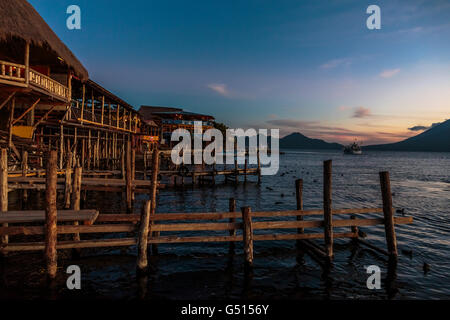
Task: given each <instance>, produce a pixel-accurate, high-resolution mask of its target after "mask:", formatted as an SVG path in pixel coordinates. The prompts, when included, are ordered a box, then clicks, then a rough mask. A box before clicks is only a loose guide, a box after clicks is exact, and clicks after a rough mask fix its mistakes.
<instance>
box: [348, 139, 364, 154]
mask: <svg viewBox="0 0 450 320" xmlns="http://www.w3.org/2000/svg"><path fill="white" fill-rule="evenodd" d="M344 154H356V155H360V154H362V149H361V146H360V145H359V144H358V142H356V141H355V142H353V143H351V144H349V145H347V146H345V147H344Z"/></svg>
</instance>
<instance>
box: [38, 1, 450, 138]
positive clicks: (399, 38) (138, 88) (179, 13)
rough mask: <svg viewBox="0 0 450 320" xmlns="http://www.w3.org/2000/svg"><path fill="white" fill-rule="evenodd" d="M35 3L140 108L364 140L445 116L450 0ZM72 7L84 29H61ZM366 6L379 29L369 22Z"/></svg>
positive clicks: (95, 74) (90, 65)
mask: <svg viewBox="0 0 450 320" xmlns="http://www.w3.org/2000/svg"><path fill="white" fill-rule="evenodd" d="M30 3H31V4H32V5H33V6H34V7H35V8H36V9H37V11H38V12H39V13H40V14H41V15H42V17H43V18H44V19H45V20H46V21H47V23H48V24H49V25H50V27H52V28H53V30H54V31H55V32H56V34H57V35H58V36H59V37H60V38H61V39H62V40H63V41H64V42H65V43H66V44H67V46H68V47H69V48H70V49H71V50H72V51H73V52H74V53H75V55H76V56H77V57H78V58H79V59H80V61H81V62H82V63H83V64H84V65H85V67H86V68H87V69H88V71H89V73H90V76H91V78H92V79H93V80H94V81H97V82H99V83H100V84H102V85H103V86H104V87H106V88H107V89H109V90H110V91H112V92H114V93H116V94H117V95H118V96H120V97H121V98H123V99H124V100H126V101H128V102H129V103H130V104H132V105H134V106H135V107H136V108H139V106H140V105H142V104H146V105H161V106H181V107H183V108H185V109H187V110H189V111H192V112H199V113H207V114H212V115H213V116H215V117H216V119H217V120H218V121H220V122H224V123H226V124H227V125H228V126H230V127H233V128H238V127H244V128H247V127H253V128H280V130H281V136H283V135H286V134H288V133H290V132H295V131H298V132H301V133H303V134H305V135H307V136H310V137H314V138H322V139H325V140H326V141H329V142H341V143H345V142H348V141H352V140H353V139H354V138H358V140H361V141H362V142H363V144H365V145H368V144H374V143H384V142H393V141H399V140H402V139H404V138H406V137H409V136H412V135H415V134H418V133H420V132H421V131H420V130H423V129H425V128H427V127H429V126H431V125H432V124H433V123H437V122H441V121H444V120H446V119H448V118H450V116H449V113H450V112H449V111H450V1H448V0H441V1H439V0H426V1H425V0H403V1H395V0H389V1H378V0H377V1H375V0H373V1H363V0H339V1H329V0H327V1H325V0H323V1H317V0H314V1H313V0H311V1H279V0H278V1H264V0H254V1H246V0H241V1H232V0H229V1H213V0H209V1H202V0H196V1H152V0H147V1H119V0H95V1H93V0H89V1H88V0H69V1H67V0H58V1H56V0H31V1H30ZM72 4H76V5H79V6H80V8H81V16H82V21H81V26H82V29H81V30H72V31H71V30H68V29H67V28H66V19H67V17H68V15H67V14H66V8H67V7H68V6H69V5H72ZM371 4H377V5H379V6H380V8H381V30H368V29H367V27H366V19H367V17H368V16H369V15H368V14H366V8H367V7H368V6H369V5H371Z"/></svg>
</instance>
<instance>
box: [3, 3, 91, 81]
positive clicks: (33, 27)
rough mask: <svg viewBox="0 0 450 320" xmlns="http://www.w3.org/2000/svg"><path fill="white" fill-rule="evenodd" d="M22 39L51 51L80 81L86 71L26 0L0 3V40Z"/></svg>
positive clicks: (87, 76)
mask: <svg viewBox="0 0 450 320" xmlns="http://www.w3.org/2000/svg"><path fill="white" fill-rule="evenodd" d="M11 39H22V40H24V41H26V42H28V43H30V44H31V45H34V46H36V47H42V48H45V49H47V50H49V51H53V52H54V54H56V55H57V57H60V58H62V59H63V60H64V62H65V64H67V66H69V67H70V68H72V69H73V71H74V72H75V74H76V75H77V76H78V77H79V78H81V80H83V81H84V80H87V79H88V78H89V75H88V72H87V70H86V69H85V68H84V67H83V65H82V64H81V63H80V61H78V59H77V58H76V57H75V55H74V54H73V53H72V52H71V51H70V50H69V48H67V47H66V45H65V44H64V43H63V42H62V41H61V40H60V39H59V38H58V36H57V35H56V34H55V33H54V32H53V30H52V29H51V28H50V27H49V26H48V24H47V23H46V22H45V21H44V19H42V17H41V16H40V15H39V13H38V12H37V11H36V10H35V9H34V8H33V6H32V5H31V4H29V3H28V1H26V0H1V1H0V40H1V41H9V40H11Z"/></svg>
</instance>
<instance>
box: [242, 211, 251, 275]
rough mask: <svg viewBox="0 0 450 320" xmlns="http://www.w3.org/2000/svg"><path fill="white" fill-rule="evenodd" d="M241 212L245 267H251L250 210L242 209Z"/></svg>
mask: <svg viewBox="0 0 450 320" xmlns="http://www.w3.org/2000/svg"><path fill="white" fill-rule="evenodd" d="M241 211H242V222H243V226H244V230H243V238H244V255H245V266H246V267H252V266H253V227H252V216H251V208H250V207H243V208H241Z"/></svg>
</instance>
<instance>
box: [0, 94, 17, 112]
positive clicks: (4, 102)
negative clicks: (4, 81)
mask: <svg viewBox="0 0 450 320" xmlns="http://www.w3.org/2000/svg"><path fill="white" fill-rule="evenodd" d="M15 94H16V91H13V92H12V93H11V94H10V95H9V96H8V98H6V100H5V101H3V102H2V104H0V110H1V109H2V108H3V107H4V106H6V104H7V103H8V102H9V101H10V100H11V99H12V98H13V97H14V96H15Z"/></svg>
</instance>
